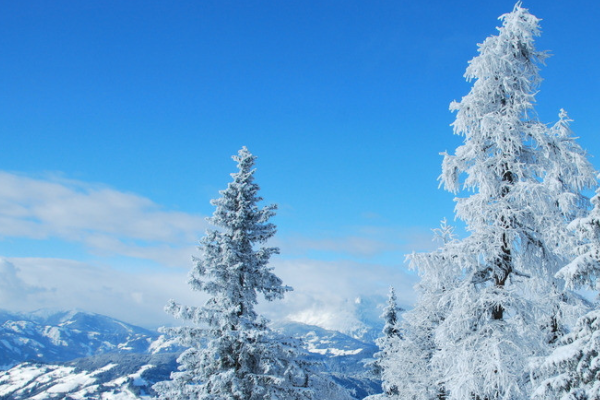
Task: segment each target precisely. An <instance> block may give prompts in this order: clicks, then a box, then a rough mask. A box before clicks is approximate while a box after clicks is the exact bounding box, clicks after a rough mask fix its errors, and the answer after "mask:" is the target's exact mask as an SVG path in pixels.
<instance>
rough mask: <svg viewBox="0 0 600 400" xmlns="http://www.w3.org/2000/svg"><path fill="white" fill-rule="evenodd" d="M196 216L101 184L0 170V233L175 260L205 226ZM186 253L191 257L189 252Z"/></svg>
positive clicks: (103, 251) (161, 260)
mask: <svg viewBox="0 0 600 400" xmlns="http://www.w3.org/2000/svg"><path fill="white" fill-rule="evenodd" d="M206 227H207V223H206V221H205V219H204V217H202V216H200V215H191V214H187V213H183V212H176V211H164V210H163V209H161V207H159V206H158V205H157V204H156V203H154V202H152V201H151V200H149V199H147V198H144V197H141V196H138V195H135V194H131V193H124V192H120V191H117V190H115V189H111V188H107V187H104V186H99V185H89V184H86V183H83V182H78V181H67V180H58V179H46V180H44V179H34V178H30V177H25V176H21V175H16V174H11V173H7V172H0V236H4V237H21V238H30V239H39V240H43V239H48V238H59V239H63V240H68V241H73V242H80V243H82V244H84V245H86V246H87V247H88V248H90V249H91V250H92V251H95V252H97V253H99V254H102V255H115V254H116V255H125V256H129V257H139V258H144V259H152V260H155V261H158V262H159V263H163V264H167V265H169V264H179V263H180V262H181V254H182V248H181V247H182V246H186V249H185V252H187V254H189V250H190V246H189V245H190V244H191V243H193V242H194V241H196V240H197V239H198V238H199V237H200V236H201V235H202V232H203V231H204V230H205V229H206ZM188 258H189V256H188Z"/></svg>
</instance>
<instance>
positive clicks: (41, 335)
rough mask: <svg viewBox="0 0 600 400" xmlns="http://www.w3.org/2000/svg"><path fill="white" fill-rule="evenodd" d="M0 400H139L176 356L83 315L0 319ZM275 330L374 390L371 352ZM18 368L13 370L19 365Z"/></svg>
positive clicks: (343, 377) (147, 335) (353, 343)
mask: <svg viewBox="0 0 600 400" xmlns="http://www.w3.org/2000/svg"><path fill="white" fill-rule="evenodd" d="M0 324H1V325H0V360H2V362H1V363H2V364H4V365H6V367H7V368H10V367H12V368H10V369H8V370H7V371H4V372H0V400H4V399H15V400H19V399H33V398H35V399H40V400H41V399H59V398H61V399H62V398H66V397H67V396H68V397H69V398H74V399H77V398H82V399H83V398H86V399H89V398H92V399H107V400H112V399H114V400H117V399H141V398H144V396H146V395H152V394H153V391H152V389H151V387H152V385H153V384H154V383H155V382H158V381H161V380H165V379H168V377H169V374H170V372H171V371H173V370H174V369H175V368H176V362H175V359H176V358H177V355H178V351H180V349H178V348H177V347H176V346H173V345H172V343H170V342H169V341H167V340H165V338H164V337H161V336H159V334H158V333H156V332H152V331H149V330H146V329H143V328H139V327H136V326H133V325H129V324H126V323H124V322H121V321H117V320H115V319H112V318H109V317H106V316H103V315H99V314H93V313H86V312H83V311H61V312H48V311H38V312H35V313H29V314H24V313H19V314H16V313H8V312H0ZM274 329H276V330H278V331H280V332H281V333H283V334H285V335H286V336H293V337H297V338H300V339H302V340H303V342H304V343H305V347H306V349H307V351H308V352H309V353H310V354H311V355H312V357H314V358H315V359H317V360H320V361H322V362H324V363H325V366H326V368H327V370H328V372H329V373H330V374H331V375H332V376H333V377H334V379H336V380H337V381H338V382H339V383H340V384H342V385H343V386H345V387H347V388H349V389H350V390H352V391H353V393H354V394H355V397H356V398H357V399H361V398H363V397H365V396H367V395H369V394H373V393H377V392H378V391H380V386H379V382H378V381H377V379H376V378H375V377H373V376H372V375H371V374H370V373H369V371H368V370H367V368H366V367H365V366H364V361H365V360H368V359H371V358H372V356H373V353H374V352H375V351H377V347H376V346H375V345H374V344H373V342H370V341H362V340H359V339H356V338H353V337H351V336H349V335H346V334H343V333H340V332H336V331H331V330H327V329H323V328H320V327H317V326H310V325H306V324H302V323H297V322H286V323H278V324H275V325H274ZM17 364H18V365H17Z"/></svg>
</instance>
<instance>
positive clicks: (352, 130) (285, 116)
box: [0, 0, 600, 325]
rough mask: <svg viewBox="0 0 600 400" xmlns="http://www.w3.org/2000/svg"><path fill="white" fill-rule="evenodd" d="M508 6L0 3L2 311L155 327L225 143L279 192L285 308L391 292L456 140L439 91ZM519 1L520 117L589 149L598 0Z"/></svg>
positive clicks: (269, 191) (598, 146)
mask: <svg viewBox="0 0 600 400" xmlns="http://www.w3.org/2000/svg"><path fill="white" fill-rule="evenodd" d="M513 4H514V3H513V2H512V1H495V2H481V1H459V2H447V1H441V0H436V1H428V2H420V3H419V2H408V1H369V2H366V1H353V0H350V1H341V0H340V1H299V2H287V1H203V2H193V1H179V2H167V1H127V2H122V1H85V2H75V1H53V2H47V1H29V2H26V3H24V2H10V3H8V2H7V3H4V4H2V5H1V6H0V49H1V51H2V54H3V60H4V61H3V62H2V63H0V76H2V77H3V80H2V85H1V86H0V91H1V93H2V95H1V96H0V120H1V121H2V122H3V123H2V124H1V125H0V134H1V135H2V150H3V151H2V157H1V158H0V238H1V240H0V256H2V257H5V258H6V260H5V262H4V263H2V264H1V265H0V271H2V273H3V274H4V276H5V277H7V279H5V280H4V284H0V300H2V302H3V304H4V305H5V306H3V307H5V308H9V309H13V310H26V309H33V308H38V307H41V306H52V307H59V308H64V307H69V306H73V307H81V308H86V309H91V310H92V311H98V312H104V313H106V314H109V315H114V316H117V317H119V318H122V319H125V320H130V321H131V322H136V323H140V324H144V325H156V324H160V323H168V319H167V318H168V317H165V316H164V315H163V312H162V310H161V308H162V304H164V302H165V301H166V299H168V298H169V297H176V298H178V299H181V300H182V301H189V302H193V301H195V300H194V297H193V296H192V294H188V293H187V289H186V287H185V275H186V273H187V271H188V270H189V268H190V265H191V264H190V261H189V259H190V256H191V254H194V253H197V252H196V251H195V250H194V245H195V242H196V240H197V239H199V238H200V237H201V235H202V233H203V231H204V229H205V228H206V224H205V222H204V217H205V216H207V215H210V214H211V213H212V206H211V205H210V203H209V200H210V199H212V198H215V197H217V196H218V191H219V190H221V189H223V188H225V186H226V184H227V183H228V182H229V180H230V177H229V174H230V173H231V172H234V171H235V164H234V163H233V162H232V161H231V159H230V156H231V155H233V154H235V153H236V152H237V150H238V149H239V148H240V147H241V146H244V145H245V146H247V147H248V148H249V150H250V151H251V152H253V153H254V154H255V155H257V156H258V157H259V158H258V160H257V167H258V171H257V173H256V178H257V182H258V183H259V184H260V185H261V187H262V191H261V193H262V195H263V197H264V198H265V200H266V201H267V202H269V203H272V202H274V203H277V204H279V207H280V210H279V213H278V216H277V217H276V218H275V220H274V222H275V223H276V224H277V225H278V228H279V234H278V236H277V244H278V245H279V246H280V247H281V249H282V255H281V256H279V257H278V258H277V260H274V265H275V267H276V268H277V269H276V272H277V273H278V274H279V275H281V276H282V277H283V278H284V279H285V280H286V283H288V284H290V285H292V286H295V287H296V292H295V293H294V294H293V295H290V296H291V298H290V299H289V300H288V301H287V303H286V307H287V308H285V307H284V309H285V310H286V313H288V314H290V315H293V314H299V313H302V312H304V311H305V310H307V309H308V310H312V309H314V310H316V309H321V310H322V309H324V308H326V305H327V304H334V305H336V306H337V305H340V307H341V306H343V305H344V304H346V303H345V302H346V300H347V299H348V298H353V297H356V296H368V295H371V294H373V295H378V296H383V295H385V292H386V291H387V287H388V285H389V284H394V285H396V286H398V287H399V288H400V290H399V297H400V301H401V302H402V303H403V304H404V305H410V303H411V302H412V300H413V299H414V293H413V292H412V291H411V290H410V287H411V286H412V285H413V284H414V280H415V277H414V276H413V275H411V274H410V273H408V274H407V273H406V271H405V269H404V265H403V260H404V254H406V253H409V252H411V251H419V250H425V249H427V248H431V246H432V244H431V242H430V236H431V234H430V229H431V228H435V227H436V226H437V225H438V223H439V221H440V219H442V218H444V217H447V218H448V219H450V220H452V218H453V212H452V210H453V207H454V204H453V202H452V198H453V197H454V196H453V195H452V194H449V193H446V192H444V191H443V190H441V189H438V182H437V177H438V175H439V173H440V164H441V156H440V155H439V153H440V152H443V151H446V150H447V151H449V152H452V151H453V150H454V148H456V147H457V146H458V145H459V143H460V138H458V137H455V136H453V135H452V130H451V128H450V127H449V124H450V123H451V122H452V121H453V118H454V116H453V115H452V114H451V113H450V112H449V111H448V105H449V103H450V102H451V101H452V100H460V98H461V97H462V96H464V95H466V94H467V92H468V91H469V88H470V84H469V83H467V82H465V80H464V78H463V73H464V70H465V68H466V66H467V62H468V60H469V59H471V58H472V57H474V56H475V55H476V50H477V46H476V44H477V43H480V42H482V41H483V40H484V39H485V38H486V37H487V36H489V35H492V34H495V32H496V31H495V27H496V26H498V25H499V21H498V20H497V17H498V16H500V15H501V14H503V13H505V12H510V11H511V9H512V7H513ZM523 5H524V7H526V8H529V9H530V11H531V12H532V13H533V14H535V15H536V16H538V17H540V18H542V19H543V21H542V29H543V33H542V36H541V37H540V38H539V39H538V41H537V45H538V49H540V50H549V51H550V52H551V54H553V56H552V57H551V58H550V59H548V61H547V64H548V65H547V66H546V67H543V68H542V71H541V75H542V77H543V78H544V82H543V84H542V86H541V88H540V92H539V94H538V96H537V100H538V105H537V107H536V109H537V111H538V113H539V115H540V119H541V120H542V121H544V122H548V123H551V122H554V121H555V120H556V115H557V114H558V111H559V109H560V108H565V109H566V110H567V111H568V112H569V115H570V116H571V118H573V119H574V120H575V122H574V123H573V125H572V128H573V130H574V131H575V133H576V135H577V136H579V137H580V143H581V144H582V146H583V147H584V148H586V149H587V150H588V151H589V152H590V154H591V155H596V157H600V156H599V155H600V143H599V142H598V140H597V133H598V131H599V130H600V124H598V118H597V116H598V115H600V94H599V93H600V78H599V77H598V76H599V74H598V61H599V56H600V33H599V31H598V29H597V21H598V20H599V19H600V6H599V5H597V3H596V2H595V1H591V0H588V1H572V2H570V3H568V4H567V3H565V2H558V1H541V0H539V1H526V2H524V4H523ZM592 162H593V163H594V165H595V166H596V167H597V168H600V161H598V160H597V159H592ZM331 279H334V280H339V282H338V286H337V288H336V290H335V292H336V293H334V294H331V295H327V294H326V293H325V292H326V291H330V286H331ZM328 280H329V281H328ZM324 282H325V283H324ZM331 307H333V308H335V307H334V306H331ZM333 308H332V309H333ZM305 314H306V313H304V314H303V315H305Z"/></svg>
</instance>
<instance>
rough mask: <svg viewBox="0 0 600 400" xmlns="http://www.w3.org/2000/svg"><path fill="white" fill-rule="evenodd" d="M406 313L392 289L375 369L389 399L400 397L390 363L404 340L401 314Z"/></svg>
mask: <svg viewBox="0 0 600 400" xmlns="http://www.w3.org/2000/svg"><path fill="white" fill-rule="evenodd" d="M402 311H404V310H403V309H402V308H400V307H398V303H397V298H396V291H395V290H394V288H393V287H390V293H389V296H388V301H387V305H386V307H385V309H384V310H383V314H382V315H381V318H382V319H383V320H384V322H385V323H384V326H383V331H382V333H383V335H382V336H381V337H380V338H378V339H377V340H376V343H377V346H378V347H379V352H377V353H375V363H374V364H375V365H374V366H375V369H376V372H377V373H378V375H380V377H381V380H382V383H381V386H382V388H383V391H384V393H385V394H386V395H387V396H388V397H393V396H395V395H398V386H397V384H396V383H395V382H396V379H395V378H394V373H393V370H392V368H390V365H389V362H390V361H391V360H394V358H395V357H394V355H395V353H396V350H397V348H398V342H399V341H401V340H402V334H401V333H400V323H399V322H400V321H399V320H398V318H399V314H400V313H401V312H402Z"/></svg>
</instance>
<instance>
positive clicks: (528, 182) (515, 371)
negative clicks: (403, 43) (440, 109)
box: [406, 3, 594, 400]
mask: <svg viewBox="0 0 600 400" xmlns="http://www.w3.org/2000/svg"><path fill="white" fill-rule="evenodd" d="M500 19H501V20H502V27H500V28H498V30H499V33H498V35H497V36H491V37H488V38H487V39H486V40H485V41H484V42H483V43H482V44H481V45H479V55H478V56H477V57H475V58H474V59H472V60H471V61H470V63H469V67H468V68H467V71H466V74H465V76H466V78H467V79H468V80H475V82H474V84H473V87H472V89H471V91H470V92H469V94H468V95H466V96H465V97H463V98H462V100H461V101H460V102H453V103H452V104H451V107H450V108H451V110H454V111H457V117H456V120H455V122H454V123H453V127H454V133H455V134H458V135H461V136H464V143H463V145H461V146H459V147H458V148H457V149H456V152H455V154H454V155H449V154H446V153H444V161H443V165H442V175H441V176H440V180H441V183H442V184H443V185H444V187H445V188H446V189H447V190H449V191H451V192H453V193H458V192H459V191H460V190H461V189H463V190H465V191H470V192H472V194H471V195H470V196H468V197H464V198H457V199H456V202H457V204H456V216H457V217H458V218H460V219H461V220H463V221H464V222H465V224H466V227H467V230H468V231H469V232H470V235H469V236H468V237H467V238H465V239H463V240H461V241H457V242H452V243H450V244H446V245H445V249H444V250H442V251H441V252H440V254H443V264H440V266H441V267H443V268H449V269H450V270H452V271H458V272H457V273H456V275H455V277H454V280H453V281H449V283H448V286H446V288H445V289H444V291H443V294H442V296H441V297H440V298H439V300H438V304H439V305H440V306H438V308H436V309H434V310H428V308H427V307H423V306H421V307H422V309H423V311H424V312H427V311H430V312H431V311H433V312H435V311H436V310H443V315H433V316H432V318H435V319H436V321H439V325H438V326H437V327H436V326H433V327H432V329H434V332H432V334H433V338H434V342H435V351H434V354H433V356H432V358H431V361H430V362H429V363H428V364H429V367H428V369H427V371H433V372H434V374H433V375H434V376H435V375H436V373H438V372H439V374H440V375H439V376H437V377H436V379H437V382H436V384H437V385H438V387H441V388H443V393H437V394H435V396H436V397H441V398H445V399H449V400H454V399H474V400H496V399H511V400H517V399H525V398H529V396H530V394H531V384H530V382H529V378H528V375H527V373H526V372H525V371H526V369H527V366H528V361H529V360H530V358H531V357H532V356H535V355H542V354H546V353H547V352H548V351H549V347H550V343H551V342H553V341H555V340H556V339H557V337H558V336H559V335H560V334H561V326H562V324H563V317H564V315H565V310H566V308H567V306H568V305H569V301H568V296H567V293H566V292H564V290H563V288H562V287H561V282H560V281H558V280H556V279H554V274H555V273H556V272H557V271H558V270H559V269H560V268H561V267H562V266H564V265H565V263H566V258H565V257H564V255H563V252H564V249H563V248H561V246H560V243H559V242H560V240H559V238H560V237H561V235H562V233H563V232H564V231H565V228H566V222H568V221H570V220H571V219H572V218H574V217H575V216H578V215H581V213H582V212H583V210H584V209H585V199H584V197H583V196H582V195H581V190H583V189H584V188H585V187H590V186H592V185H593V184H594V173H593V169H592V168H591V165H590V164H589V163H588V162H587V160H586V158H585V153H584V152H583V151H582V150H581V148H580V147H579V146H578V145H577V144H576V143H575V142H574V139H573V138H572V137H570V136H568V135H563V134H557V133H556V132H557V131H561V132H563V133H564V130H561V129H558V128H557V129H548V127H547V126H546V125H544V124H542V123H541V122H539V120H538V119H537V116H536V114H535V112H534V110H533V103H534V96H535V92H536V88H537V86H538V84H539V82H540V78H539V75H538V65H539V64H540V63H542V62H543V61H544V59H545V58H546V55H545V53H543V52H539V51H537V50H536V49H535V47H534V37H535V36H537V35H539V20H538V19H537V18H536V17H535V16H533V15H531V14H530V13H529V12H528V10H526V9H524V8H522V7H521V4H520V3H517V4H516V5H515V7H514V9H513V11H512V12H511V13H508V14H505V15H503V16H501V17H500ZM561 120H562V121H563V122H564V120H563V119H561ZM563 125H564V124H562V125H561V126H563ZM463 178H464V179H463ZM434 258H435V257H434V256H417V257H413V262H414V263H415V264H416V266H417V267H418V268H419V269H421V268H423V265H427V263H428V262H429V261H428V260H433V259H434ZM421 301H423V299H421ZM417 307H419V305H418V306H417ZM412 315H413V316H414V317H413V318H417V317H419V315H418V314H412ZM410 318H411V316H410V314H409V315H407V316H406V319H410ZM427 318H428V316H426V315H424V316H420V319H421V320H422V319H427ZM406 335H407V336H408V332H407V333H406ZM427 396H428V395H427V394H424V395H423V396H422V397H419V398H428V397H427ZM429 398H432V397H429ZM433 398H435V397H433Z"/></svg>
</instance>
